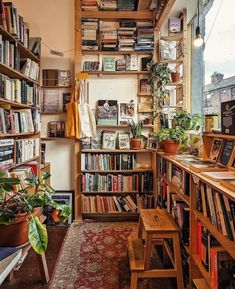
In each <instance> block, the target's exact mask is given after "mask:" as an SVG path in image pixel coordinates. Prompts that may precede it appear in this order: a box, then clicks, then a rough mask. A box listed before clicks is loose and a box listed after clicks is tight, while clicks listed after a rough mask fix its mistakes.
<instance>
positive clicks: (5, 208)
mask: <svg viewBox="0 0 235 289" xmlns="http://www.w3.org/2000/svg"><path fill="white" fill-rule="evenodd" d="M49 177H50V174H48V173H44V174H43V176H42V178H41V179H39V178H37V177H35V176H33V177H31V178H30V179H26V180H25V184H26V186H25V187H24V188H22V189H20V190H19V191H16V190H15V186H20V187H22V186H21V181H20V180H19V179H18V178H8V177H7V175H6V172H5V171H0V224H1V225H10V224H13V223H14V221H15V220H16V218H17V215H19V214H21V213H27V214H28V215H29V230H28V239H29V242H30V243H31V245H32V247H33V249H34V250H35V251H36V252H37V253H38V254H42V253H44V252H45V251H46V248H47V243H48V236H47V230H46V227H45V225H43V224H42V223H41V221H40V219H39V218H38V217H37V216H35V215H34V214H33V212H34V209H35V208H37V207H42V206H45V205H47V206H51V207H53V208H55V210H56V211H57V212H59V213H60V214H59V215H60V216H61V218H60V221H65V220H66V219H67V218H68V217H69V215H70V213H71V212H70V207H69V206H68V205H61V204H58V203H56V202H55V201H54V200H53V199H52V195H53V194H54V189H53V188H52V187H51V186H49V185H47V184H46V183H45V180H47V179H48V178H49ZM29 191H30V193H29ZM57 216H58V214H57Z"/></svg>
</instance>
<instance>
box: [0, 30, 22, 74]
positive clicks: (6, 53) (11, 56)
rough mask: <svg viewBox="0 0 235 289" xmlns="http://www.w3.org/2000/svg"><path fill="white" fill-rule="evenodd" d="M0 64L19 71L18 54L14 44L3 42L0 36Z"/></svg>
mask: <svg viewBox="0 0 235 289" xmlns="http://www.w3.org/2000/svg"><path fill="white" fill-rule="evenodd" d="M0 62H2V63H4V64H5V65H7V66H9V67H11V68H13V69H15V70H18V71H19V70H20V52H19V50H18V49H17V46H16V44H15V43H11V42H10V41H8V40H3V36H2V35H0Z"/></svg>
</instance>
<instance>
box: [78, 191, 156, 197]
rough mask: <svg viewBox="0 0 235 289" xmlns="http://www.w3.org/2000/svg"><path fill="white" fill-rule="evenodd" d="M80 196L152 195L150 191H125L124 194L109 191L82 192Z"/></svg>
mask: <svg viewBox="0 0 235 289" xmlns="http://www.w3.org/2000/svg"><path fill="white" fill-rule="evenodd" d="M81 194H83V195H95V196H96V195H109V196H110V195H111V196H115V195H133V194H152V192H151V191H147V192H139V191H125V192H121V191H115V192H110V191H98V192H97V191H90V192H86V191H82V192H81Z"/></svg>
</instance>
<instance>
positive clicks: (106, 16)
mask: <svg viewBox="0 0 235 289" xmlns="http://www.w3.org/2000/svg"><path fill="white" fill-rule="evenodd" d="M81 18H95V19H101V20H111V21H114V20H124V19H127V20H128V19H130V20H146V21H153V18H154V14H153V12H151V11H81Z"/></svg>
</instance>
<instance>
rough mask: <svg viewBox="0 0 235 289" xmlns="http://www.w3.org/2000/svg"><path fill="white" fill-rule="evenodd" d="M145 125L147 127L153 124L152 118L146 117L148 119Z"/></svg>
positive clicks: (145, 120) (144, 122) (144, 121)
mask: <svg viewBox="0 0 235 289" xmlns="http://www.w3.org/2000/svg"><path fill="white" fill-rule="evenodd" d="M143 124H145V125H150V124H153V120H152V118H151V117H146V118H145V119H144V120H143Z"/></svg>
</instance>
